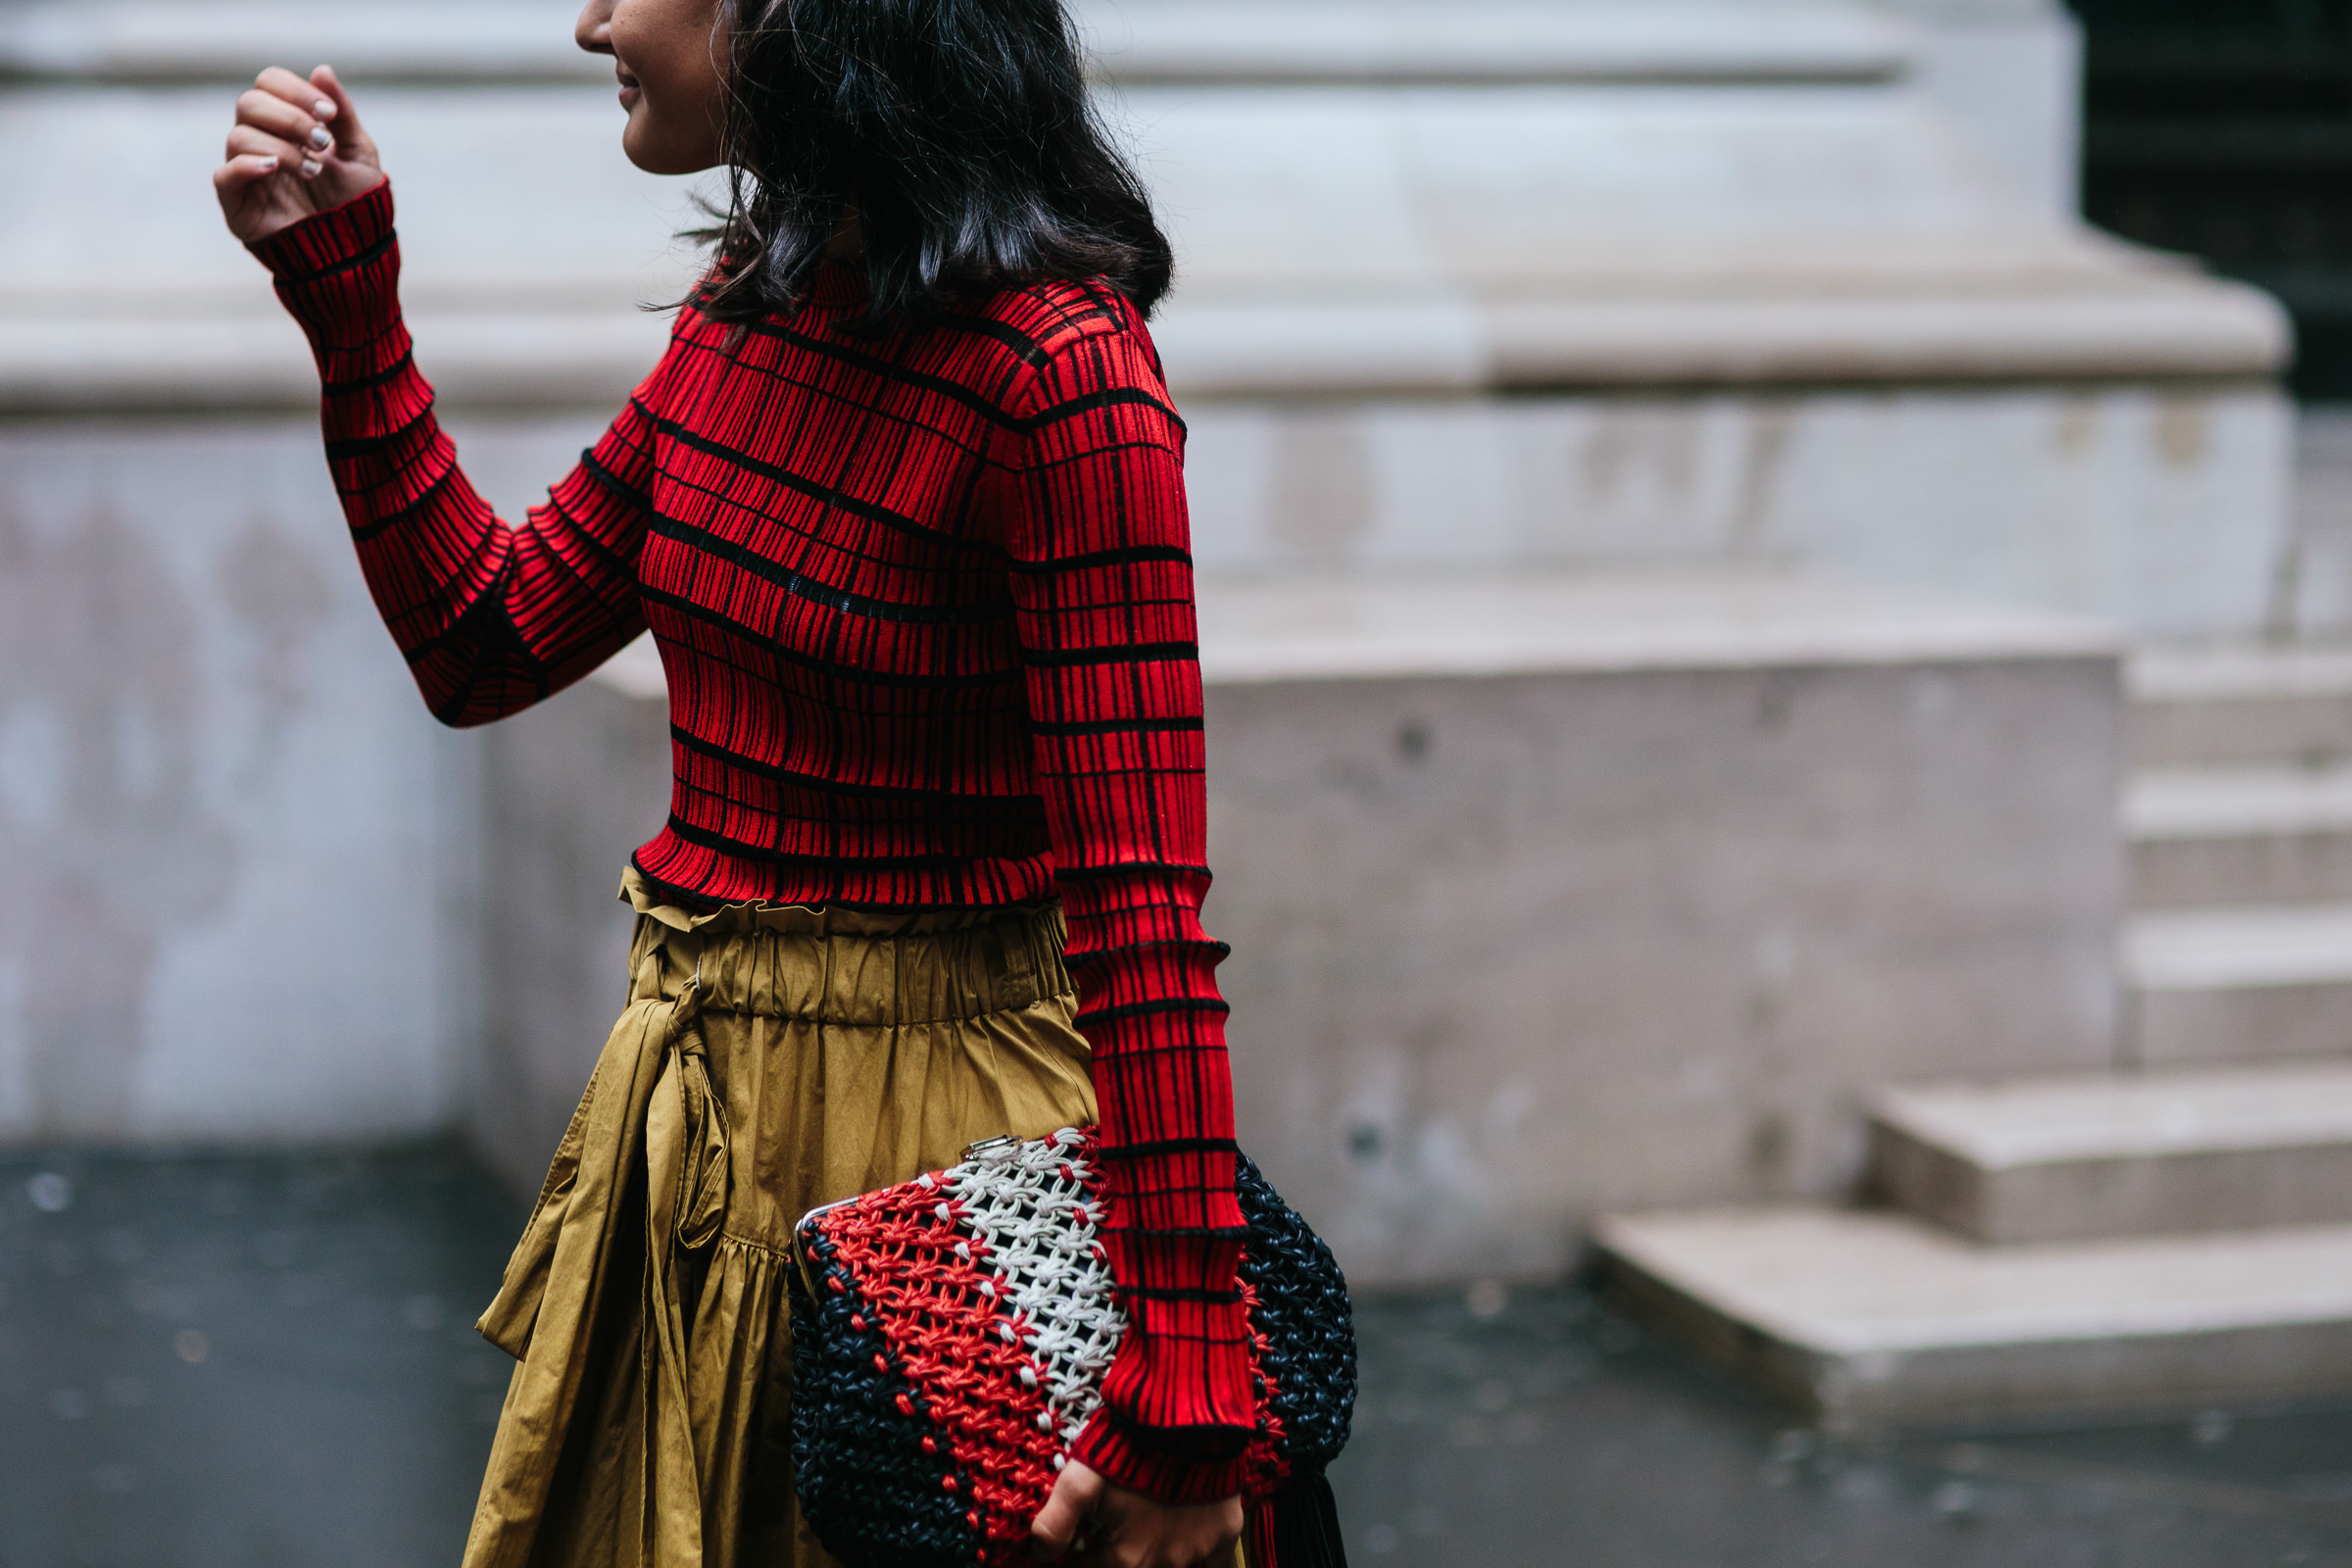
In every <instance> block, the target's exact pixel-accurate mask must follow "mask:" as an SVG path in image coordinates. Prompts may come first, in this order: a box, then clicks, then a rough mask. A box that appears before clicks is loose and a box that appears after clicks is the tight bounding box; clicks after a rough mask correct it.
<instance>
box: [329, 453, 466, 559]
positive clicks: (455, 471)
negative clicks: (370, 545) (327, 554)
mask: <svg viewBox="0 0 2352 1568" xmlns="http://www.w3.org/2000/svg"><path fill="white" fill-rule="evenodd" d="M464 473H465V470H463V469H461V468H460V467H459V466H457V465H456V464H454V463H453V464H451V465H450V466H448V467H446V468H444V469H442V470H441V477H440V478H438V479H435V480H434V481H433V482H432V483H431V484H428V485H426V486H425V487H424V488H423V489H421V490H419V491H417V493H416V494H415V495H413V496H411V497H410V498H409V499H408V500H406V501H404V502H402V503H401V504H400V505H399V506H397V507H395V508H393V509H392V510H391V511H390V512H387V513H385V514H384V515H382V516H380V517H374V518H370V519H369V520H368V521H367V522H355V523H353V524H352V525H351V537H352V539H353V541H354V542H355V543H365V542H367V541H368V540H369V539H372V538H374V537H375V536H376V535H377V534H379V533H382V532H383V531H384V530H385V529H386V528H391V527H395V526H397V525H398V524H399V523H400V522H401V521H402V519H404V518H406V517H407V516H408V515H410V514H411V513H413V512H417V511H420V510H422V509H423V507H424V506H425V505H426V504H427V503H428V502H430V501H431V500H432V499H433V497H435V496H437V495H439V494H440V493H441V491H442V490H443V489H444V488H445V487H447V486H448V484H449V483H450V482H451V481H452V480H454V479H459V478H462V477H464Z"/></svg>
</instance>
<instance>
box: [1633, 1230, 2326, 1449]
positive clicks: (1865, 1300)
mask: <svg viewBox="0 0 2352 1568" xmlns="http://www.w3.org/2000/svg"><path fill="white" fill-rule="evenodd" d="M1595 1240H1596V1244H1597V1246H1598V1249H1599V1265H1600V1276H1601V1280H1602V1285H1603V1289H1604V1291H1605V1293H1606V1294H1607V1296H1608V1297H1609V1299H1611V1300H1612V1302H1613V1303H1614V1304H1615V1305H1616V1306H1617V1307H1618V1308H1619V1309H1620V1310H1622V1311H1625V1312H1627V1313H1628V1314H1629V1315H1632V1316H1634V1317H1635V1318H1637V1319H1638V1320H1641V1321H1644V1322H1646V1323H1648V1324H1650V1325H1651V1326H1653V1327H1654V1328H1656V1329H1658V1330H1659V1331H1661V1332H1662V1333H1665V1334H1667V1335H1670V1336H1672V1337H1674V1338H1676V1339H1679V1340H1681V1341H1683V1342H1685V1343H1687V1344H1689V1345H1691V1346H1692V1347H1694V1348H1698V1349H1699V1350H1701V1351H1702V1352H1705V1353H1708V1354H1710V1355H1712V1356H1713V1357H1714V1358H1716V1359H1718V1360H1721V1361H1724V1362H1727V1363H1730V1364H1731V1365H1733V1366H1736V1367H1738V1368H1739V1369H1740V1370H1741V1371H1743V1372H1745V1373H1746V1374H1748V1375H1749V1376H1751V1377H1753V1378H1755V1379H1756V1380H1757V1381H1759V1382H1761V1383H1762V1384H1763V1385H1765V1386H1766V1387H1767V1388H1769V1389H1771V1390H1772V1391H1774V1392H1775V1393H1777V1394H1778V1395H1780V1396H1781V1397H1785V1398H1788V1399H1789V1400H1791V1401H1792V1402H1794V1403H1796V1404H1798V1405H1800V1406H1802V1407H1803V1408H1805V1409H1806V1410H1807V1411H1808V1412H1809V1413H1811V1414H1813V1415H1815V1416H1816V1417H1818V1418H1819V1419H1820V1420H1822V1421H1823V1422H1824V1424H1826V1425H1829V1426H1831V1427H1833V1428H1840V1429H1853V1428H1863V1427H1872V1426H1886V1425H1894V1424H1900V1423H1907V1422H1925V1421H1949V1420H1966V1419H1976V1418H1985V1417H1995V1416H2013V1415H2021V1414H2036V1415H2043V1414H2059V1413H2065V1412H2070V1411H2080V1412H2091V1411H2116V1410H2123V1409H2132V1408H2165V1409H2175V1408H2182V1407H2194V1406H2197V1405H2201V1404H2206V1403H2220V1402H2226V1401H2231V1400H2240V1399H2273V1398H2286V1397H2294V1398H2308V1397H2313V1396H2316V1395H2325V1394H2333V1393H2338V1392H2342V1391H2346V1390H2352V1226H2311V1227H2300V1228H2282V1229H2276V1230H2258V1231H2239V1232H2230V1233H2225V1234H2221V1235H2208V1236H2195V1237H2160V1238H2152V1239H2135V1240H2130V1241H2106V1242H2080V1243H2073V1244H2068V1245H2063V1246H2048V1247H2024V1248H1987V1247H1980V1246H1977V1245H1975V1244H1973V1243H1970V1242H1968V1241H1965V1240H1963V1239H1961V1238H1960V1237H1957V1236H1954V1235H1952V1234H1951V1233H1949V1232H1947V1231H1943V1230H1939V1229H1937V1228H1936V1227H1934V1226H1931V1225H1928V1224H1926V1223H1924V1222H1922V1221H1920V1220H1917V1219H1913V1218H1911V1217H1909V1216H1907V1215H1901V1214H1894V1213H1887V1212H1853V1211H1846V1210H1838V1209H1832V1208H1827V1207H1787V1208H1775V1209H1762V1210H1729V1211H1723V1210H1718V1211H1701V1212H1695V1213H1680V1214H1658V1215H1642V1216H1619V1217H1613V1218H1609V1219H1605V1220H1603V1221H1602V1222H1601V1223H1600V1225H1599V1226H1598V1228H1597V1233H1596V1238H1595Z"/></svg>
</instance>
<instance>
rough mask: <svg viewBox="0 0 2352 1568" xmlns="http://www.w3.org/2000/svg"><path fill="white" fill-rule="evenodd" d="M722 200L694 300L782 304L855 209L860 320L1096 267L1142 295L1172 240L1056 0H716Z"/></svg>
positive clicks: (1090, 272)
mask: <svg viewBox="0 0 2352 1568" xmlns="http://www.w3.org/2000/svg"><path fill="white" fill-rule="evenodd" d="M727 3H728V8H729V10H730V11H731V13H732V17H733V26H732V63H731V64H732V73H731V74H732V80H731V83H730V92H729V97H728V105H727V125H726V133H727V147H728V153H729V159H730V170H731V172H730V176H729V185H728V203H727V208H726V210H725V212H724V213H723V214H719V213H714V216H715V217H717V218H718V219H719V220H720V221H719V222H718V223H717V224H716V225H715V226H714V227H711V228H709V229H706V230H704V231H703V232H702V234H701V236H700V237H702V238H704V239H707V240H710V241H712V242H714V243H715V245H716V248H717V256H718V260H717V263H716V265H715V267H714V269H713V270H712V273H711V277H710V279H709V280H707V281H706V283H705V284H704V286H703V288H702V290H701V291H700V294H699V296H698V303H699V304H700V305H701V307H702V309H703V310H704V311H705V312H706V314H708V315H711V316H712V317H715V318H716V319H721V320H735V321H743V320H754V319H759V318H760V317H763V316H766V315H768V314H770V313H773V312H786V311H790V310H792V309H794V308H795V307H796V306H797V305H798V304H799V303H800V301H801V299H802V297H803V296H804V295H805V293H806V292H807V289H808V287H809V281H810V279H811V278H812V277H813V276H814V275H815V271H816V267H817V264H818V263H819V262H821V261H822V260H823V259H824V255H825V249H826V247H827V245H829V244H830V243H831V242H832V239H833V236H834V234H835V232H836V231H837V230H838V229H839V227H840V224H841V221H842V218H843V215H844V214H845V213H852V212H854V213H855V214H856V215H857V220H858V232H859V238H860V241H861V243H862V245H863V250H864V262H863V265H864V270H865V279H866V289H867V295H868V300H869V310H868V314H867V316H866V317H865V319H864V324H865V325H867V326H868V327H872V328H879V327H882V326H885V325H887V324H889V323H891V322H894V321H908V320H911V321H917V322H919V321H923V320H931V319H938V318H939V316H940V315H942V314H943V313H947V312H952V311H956V310H957V309H959V308H968V307H969V306H971V305H973V304H975V303H977V302H978V301H980V300H983V299H985V298H986V297H987V296H988V295H990V294H992V293H995V292H997V291H998V290H1000V289H1004V288H1007V287H1018V286H1020V285H1022V284H1027V283H1033V282H1037V281H1039V280H1041V279H1044V278H1056V277H1058V278H1071V279H1088V278H1102V279H1103V280H1104V281H1106V282H1108V283H1109V284H1110V285H1111V286H1113V287H1114V288H1116V289H1118V290H1119V292H1121V293H1122V294H1125V295H1126V296H1127V297H1128V298H1129V299H1131V300H1133V301H1134V302H1135V303H1136V305H1137V306H1138V307H1139V308H1140V309H1141V310H1143V311H1144V312H1145V313H1146V314H1149V313H1150V312H1151V310H1152V307H1153V306H1155V305H1156V304H1158V303H1159V299H1160V296H1161V295H1163V294H1165V293H1166V292H1167V290H1168V282H1169V277H1170V274H1171V272H1172V270H1173V258H1172V256H1171V254H1170V252H1169V249H1168V241H1167V238H1166V236H1165V235H1163V234H1161V233H1160V231H1159V225H1158V223H1157V222H1156V221H1153V219H1152V203H1151V199H1150V197H1148V196H1147V195H1146V194H1145V191H1144V187H1143V182H1142V181H1141V180H1140V179H1138V178H1137V177H1136V174H1135V171H1134V170H1133V169H1131V168H1129V167H1128V164H1127V162H1126V160H1125V159H1123V158H1122V157H1120V156H1119V154H1118V153H1117V152H1116V151H1115V150H1113V148H1112V146H1111V144H1110V141H1109V138H1108V137H1107V135H1106V134H1105V132H1104V129H1103V124H1102V123H1101V122H1100V121H1099V120H1098V119H1097V118H1096V115H1095V112H1094V109H1093V106H1092V104H1091V103H1090V101H1089V100H1088V97H1087V91H1086V79H1085V74H1084V72H1083V71H1082V69H1081V67H1080V65H1079V59H1078V44H1077V39H1076V36H1075V33H1074V30H1073V28H1072V26H1071V24H1070V19H1069V17H1068V16H1067V14H1066V13H1065V12H1064V11H1063V9H1062V6H1061V0H727Z"/></svg>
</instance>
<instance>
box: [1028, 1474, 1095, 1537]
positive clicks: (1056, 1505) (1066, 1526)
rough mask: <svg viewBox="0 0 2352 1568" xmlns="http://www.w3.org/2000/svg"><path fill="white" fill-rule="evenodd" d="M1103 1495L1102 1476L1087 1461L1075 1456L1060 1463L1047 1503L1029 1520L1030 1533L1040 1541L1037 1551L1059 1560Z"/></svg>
mask: <svg viewBox="0 0 2352 1568" xmlns="http://www.w3.org/2000/svg"><path fill="white" fill-rule="evenodd" d="M1102 1497H1103V1478H1102V1477H1101V1476H1099V1475H1097V1474H1095V1472H1094V1471H1092V1470H1089V1469H1088V1468H1087V1467H1086V1466H1085V1465H1082V1464H1080V1463H1079V1462H1078V1461H1077V1460H1075V1459H1072V1460H1070V1461H1069V1462H1068V1463H1066V1464H1064V1465H1063V1466H1062V1467H1061V1474H1060V1475H1058V1476H1055V1477H1054V1492H1053V1495H1051V1496H1049V1497H1047V1498H1046V1505H1045V1506H1044V1507H1043V1508H1040V1509H1038V1510H1037V1517H1036V1518H1035V1519H1033V1520H1031V1521H1030V1524H1029V1536H1030V1539H1031V1540H1033V1541H1035V1542H1036V1543H1037V1553H1038V1555H1039V1556H1041V1557H1043V1558H1045V1560H1046V1561H1048V1562H1059V1561H1060V1560H1061V1559H1062V1558H1063V1557H1065V1556H1067V1555H1068V1554H1069V1550H1070V1544H1071V1543H1072V1542H1074V1541H1076V1540H1077V1538H1078V1527H1079V1526H1080V1525H1082V1524H1084V1523H1085V1522H1086V1516H1087V1515H1088V1514H1090V1513H1092V1512H1094V1510H1095V1504H1096V1503H1097V1502H1099V1501H1101V1500H1102Z"/></svg>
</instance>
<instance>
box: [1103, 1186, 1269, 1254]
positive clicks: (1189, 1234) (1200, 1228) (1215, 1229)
mask: <svg viewBox="0 0 2352 1568" xmlns="http://www.w3.org/2000/svg"><path fill="white" fill-rule="evenodd" d="M1189 1190H1190V1189H1187V1191H1189ZM1115 1228H1116V1229H1117V1231H1118V1233H1119V1234H1120V1235H1121V1236H1130V1237H1133V1236H1181V1237H1183V1238H1185V1239H1186V1240H1188V1241H1196V1242H1246V1241H1248V1240H1249V1239H1250V1227H1249V1226H1247V1225H1120V1226H1117V1227H1115Z"/></svg>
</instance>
